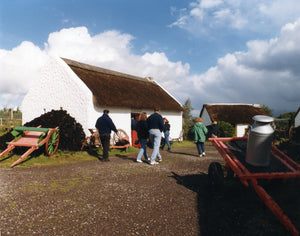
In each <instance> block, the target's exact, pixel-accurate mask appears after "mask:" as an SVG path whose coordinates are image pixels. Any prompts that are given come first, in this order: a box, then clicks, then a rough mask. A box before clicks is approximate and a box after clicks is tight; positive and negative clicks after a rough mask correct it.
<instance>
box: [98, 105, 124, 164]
mask: <svg viewBox="0 0 300 236" xmlns="http://www.w3.org/2000/svg"><path fill="white" fill-rule="evenodd" d="M108 114H109V110H104V111H103V115H102V116H101V117H99V118H98V119H97V122H96V125H95V127H96V129H97V131H98V133H99V136H100V140H101V143H102V147H103V161H109V159H108V151H109V144H110V133H111V131H112V130H113V131H114V132H115V133H116V134H117V135H118V130H117V129H116V126H115V124H114V123H113V121H112V119H111V118H110V117H109V116H108Z"/></svg>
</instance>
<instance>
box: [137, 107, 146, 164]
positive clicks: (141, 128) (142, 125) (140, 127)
mask: <svg viewBox="0 0 300 236" xmlns="http://www.w3.org/2000/svg"><path fill="white" fill-rule="evenodd" d="M136 131H137V135H138V139H139V142H140V143H141V148H140V152H139V154H138V156H137V158H136V162H139V163H141V162H142V160H141V159H142V156H143V154H144V157H145V160H146V161H148V160H149V159H148V155H147V151H146V147H147V140H148V137H149V132H148V124H147V113H146V112H142V113H141V116H140V120H139V122H138V123H137V126H136Z"/></svg>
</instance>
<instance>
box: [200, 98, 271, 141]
mask: <svg viewBox="0 0 300 236" xmlns="http://www.w3.org/2000/svg"><path fill="white" fill-rule="evenodd" d="M255 115H267V114H266V112H265V111H264V110H263V109H262V108H261V107H260V105H259V104H238V103H236V104H204V105H203V107H202V110H201V112H200V117H201V118H202V121H203V124H205V125H206V126H208V125H210V124H211V123H212V122H213V121H217V122H218V121H225V122H228V123H230V124H232V125H233V126H234V127H235V132H236V136H237V137H242V136H243V135H244V134H245V130H246V129H247V128H248V126H249V125H250V124H253V123H254V121H253V119H252V117H253V116H255Z"/></svg>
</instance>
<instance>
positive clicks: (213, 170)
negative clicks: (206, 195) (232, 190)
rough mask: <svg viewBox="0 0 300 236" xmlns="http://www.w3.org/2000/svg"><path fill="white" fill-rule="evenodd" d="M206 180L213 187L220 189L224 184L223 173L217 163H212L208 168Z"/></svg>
mask: <svg viewBox="0 0 300 236" xmlns="http://www.w3.org/2000/svg"><path fill="white" fill-rule="evenodd" d="M208 178H209V181H210V184H211V185H212V186H213V187H217V188H221V187H222V186H223V184H224V172H223V169H222V166H221V164H220V163H218V162H212V163H210V165H209V168H208Z"/></svg>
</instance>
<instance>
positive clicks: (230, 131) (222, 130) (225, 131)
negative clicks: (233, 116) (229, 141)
mask: <svg viewBox="0 0 300 236" xmlns="http://www.w3.org/2000/svg"><path fill="white" fill-rule="evenodd" d="M218 126H219V135H220V137H233V135H234V132H235V129H234V127H233V126H232V125H231V124H230V123H228V122H225V121H219V122H218Z"/></svg>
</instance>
